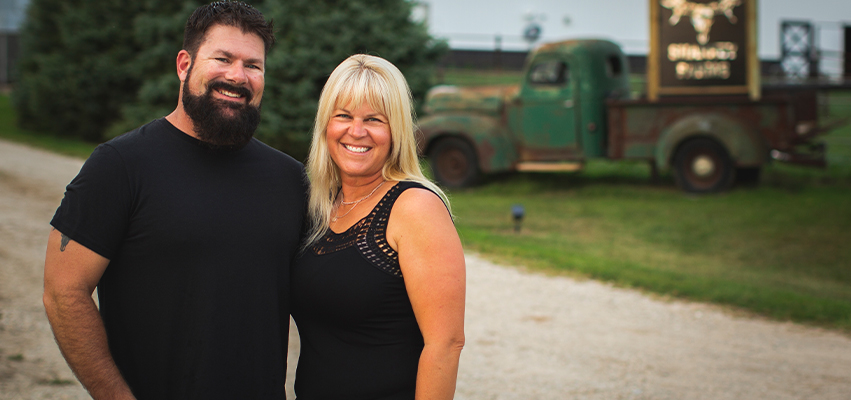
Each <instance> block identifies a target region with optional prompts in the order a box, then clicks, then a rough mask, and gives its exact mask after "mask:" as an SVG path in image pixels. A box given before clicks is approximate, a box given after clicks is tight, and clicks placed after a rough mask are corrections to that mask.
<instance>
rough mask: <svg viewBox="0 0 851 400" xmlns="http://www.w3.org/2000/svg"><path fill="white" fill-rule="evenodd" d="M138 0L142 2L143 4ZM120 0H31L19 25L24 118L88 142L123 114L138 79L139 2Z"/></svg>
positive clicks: (19, 96) (18, 99)
mask: <svg viewBox="0 0 851 400" xmlns="http://www.w3.org/2000/svg"><path fill="white" fill-rule="evenodd" d="M140 3H141V2H140ZM140 3H136V2H125V1H121V0H96V1H95V0H33V1H32V2H31V3H30V6H29V9H28V14H27V19H26V21H25V22H24V25H23V27H22V29H21V41H22V54H21V58H20V61H19V64H18V72H19V73H18V77H19V81H18V83H17V84H16V88H15V89H16V90H15V94H14V99H15V104H16V106H17V109H18V112H19V116H20V121H21V123H22V124H23V125H24V126H26V127H28V128H32V129H37V130H45V131H50V132H55V133H57V134H60V135H67V136H74V137H79V138H83V139H88V140H100V139H101V138H102V134H103V130H104V128H105V127H106V126H108V125H109V124H110V123H111V122H112V121H115V120H116V119H117V118H118V117H119V110H120V106H121V105H122V104H125V103H127V102H128V101H132V100H133V99H135V97H136V91H137V89H138V87H139V84H140V77H139V76H135V75H133V74H130V73H128V72H127V69H128V68H127V67H128V64H129V63H130V62H131V61H132V60H133V59H134V58H135V57H136V53H137V47H136V46H135V45H134V40H133V31H132V30H130V29H127V27H128V26H132V21H133V18H134V16H135V15H136V14H137V13H138V12H139V4H140Z"/></svg>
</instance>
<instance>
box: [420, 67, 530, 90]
mask: <svg viewBox="0 0 851 400" xmlns="http://www.w3.org/2000/svg"><path fill="white" fill-rule="evenodd" d="M522 77H523V72H522V71H512V70H474V69H465V68H445V69H442V70H440V71H438V72H437V75H436V76H435V81H436V82H437V83H438V84H441V85H458V86H482V85H515V84H519V83H520V81H521V79H522Z"/></svg>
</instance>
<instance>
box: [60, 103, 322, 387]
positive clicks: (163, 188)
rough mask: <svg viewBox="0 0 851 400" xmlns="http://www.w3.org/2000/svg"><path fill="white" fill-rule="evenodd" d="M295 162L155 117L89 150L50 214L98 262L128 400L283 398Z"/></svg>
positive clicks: (300, 203) (104, 309) (301, 204)
mask: <svg viewBox="0 0 851 400" xmlns="http://www.w3.org/2000/svg"><path fill="white" fill-rule="evenodd" d="M305 193H306V180H305V178H304V169H303V166H302V165H301V163H299V162H297V161H296V160H294V159H292V158H291V157H289V156H287V155H285V154H283V153H281V152H279V151H277V150H274V149H272V148H270V147H268V146H266V145H265V144H263V143H261V142H259V141H258V140H256V139H254V140H252V141H251V142H250V143H248V144H247V145H246V146H245V147H243V148H241V149H239V150H235V151H221V150H218V151H216V150H211V149H209V148H207V147H204V146H203V145H202V144H201V143H200V142H199V141H198V140H196V139H194V138H192V137H190V136H188V135H186V134H184V133H183V132H181V131H180V130H178V129H177V128H175V127H174V126H172V125H171V124H170V123H169V122H168V121H167V120H165V119H159V120H156V121H154V122H151V123H149V124H147V125H145V126H142V127H141V128H139V129H136V130H135V131H132V132H129V133H127V134H125V135H122V136H120V137H118V138H115V139H113V140H111V141H109V142H107V143H105V144H103V145H101V146H98V148H97V149H96V150H95V151H94V153H92V155H91V157H90V158H89V159H88V160H87V161H86V163H85V165H84V166H83V168H82V170H81V171H80V174H79V175H78V176H77V177H76V178H75V179H74V180H73V181H72V182H71V184H69V185H68V187H67V189H66V192H65V198H64V199H63V200H62V204H61V205H60V206H59V209H58V210H57V211H56V215H55V216H54V217H53V220H52V221H51V225H53V226H54V227H55V228H56V229H57V230H59V231H60V232H62V233H63V234H65V235H67V236H69V237H70V238H71V239H73V240H74V241H76V242H78V243H80V244H81V245H83V246H85V247H87V248H89V249H91V250H92V251H94V252H96V253H98V254H100V255H102V256H104V257H106V258H108V259H109V260H110V263H109V265H108V267H107V268H106V271H105V273H104V274H103V276H102V278H101V280H100V282H99V283H98V297H99V301H100V312H101V316H102V318H103V321H104V324H105V326H106V332H107V337H108V340H109V347H110V351H111V353H112V355H113V357H114V358H115V362H116V364H117V365H118V368H119V370H120V371H121V373H122V375H123V376H124V378H125V379H126V380H127V382H128V384H129V385H130V388H131V390H133V392H134V394H136V396H137V398H139V399H140V400H142V399H283V398H285V392H284V380H285V373H286V372H285V371H286V351H287V343H286V340H287V332H288V329H289V293H288V292H289V268H290V263H291V260H292V259H293V257H294V255H295V254H296V252H297V251H298V246H299V240H300V232H301V227H302V220H303V218H304V210H305V201H306V195H305Z"/></svg>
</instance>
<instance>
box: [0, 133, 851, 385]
mask: <svg viewBox="0 0 851 400" xmlns="http://www.w3.org/2000/svg"><path fill="white" fill-rule="evenodd" d="M81 165H82V162H81V161H79V160H76V159H71V158H67V157H61V156H57V155H54V154H51V153H47V152H43V151H39V150H34V149H31V148H28V147H24V146H21V145H16V144H11V143H7V142H2V141H0V400H7V399H85V398H88V396H87V395H86V392H85V390H83V389H82V387H81V386H80V385H79V383H77V382H76V380H75V379H74V377H73V375H72V374H71V372H70V370H69V369H68V367H67V366H66V365H65V362H64V360H63V359H62V356H61V355H60V354H59V350H58V348H57V347H56V344H55V343H54V342H53V338H52V334H51V332H50V327H49V325H48V324H47V320H46V318H45V316H44V311H43V309H42V305H41V292H42V282H41V279H42V267H43V263H44V245H45V242H46V239H47V234H48V232H49V230H50V227H49V225H48V222H49V220H50V217H51V216H52V215H53V212H54V210H55V209H56V207H57V206H58V204H59V201H60V200H61V198H62V192H63V190H64V186H65V185H66V184H67V183H68V182H69V181H70V180H71V178H73V176H74V175H76V173H77V171H78V170H79V168H80V166H81ZM467 268H468V282H469V284H468V300H467V303H468V304H467V345H466V347H465V349H464V352H463V355H462V358H461V372H460V376H459V379H458V392H457V396H456V398H457V399H463V400H490V399H494V400H496V399H498V400H509V399H524V400H528V399H541V400H544V399H552V400H563V399H707V400H709V399H712V400H719V399H772V400H774V399H836V400H848V399H851V338H849V337H848V336H847V335H843V334H839V333H836V332H831V331H826V330H822V329H817V328H812V327H806V326H802V325H797V324H792V323H782V322H774V321H767V320H764V319H761V318H754V317H752V316H748V315H744V314H743V313H735V312H732V311H729V310H725V309H723V308H721V307H716V306H712V305H705V304H698V303H688V302H683V301H671V300H665V299H658V298H654V297H652V296H648V295H645V294H643V293H640V292H637V291H633V290H626V289H620V288H615V287H612V286H610V285H607V284H605V283H599V282H596V281H577V280H575V279H570V278H564V277H552V276H545V275H541V274H533V273H527V272H524V271H522V269H520V268H511V267H504V266H498V265H495V264H493V263H491V262H488V261H485V260H484V259H483V258H481V257H479V256H476V255H474V254H468V255H467ZM293 343H294V346H291V349H290V353H291V355H292V356H296V355H297V344H295V343H297V342H296V341H293ZM290 364H291V365H294V362H293V361H291V363H290Z"/></svg>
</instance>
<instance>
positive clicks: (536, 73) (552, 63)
mask: <svg viewBox="0 0 851 400" xmlns="http://www.w3.org/2000/svg"><path fill="white" fill-rule="evenodd" d="M568 74H569V72H568V69H567V64H565V63H564V61H559V60H549V61H543V62H540V63H537V64H535V65H533V66H532V68H531V70H530V71H529V83H530V84H533V85H562V84H564V83H565V82H567V78H568V76H569V75H568Z"/></svg>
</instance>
